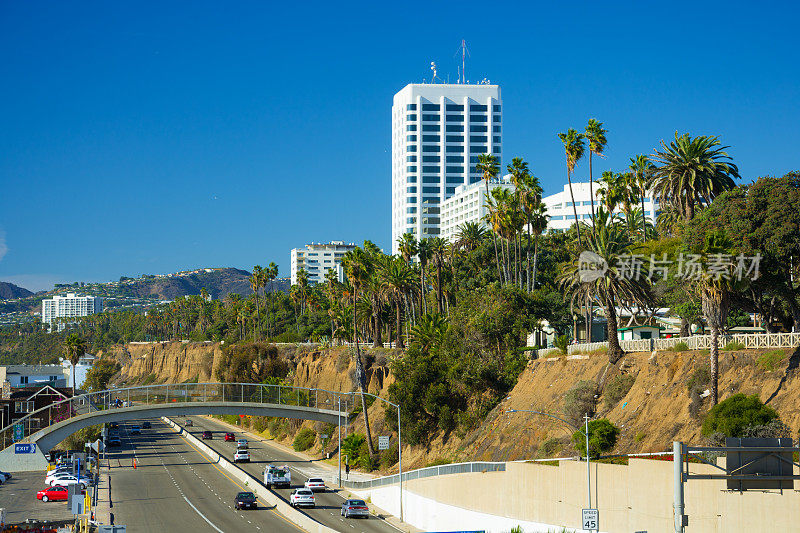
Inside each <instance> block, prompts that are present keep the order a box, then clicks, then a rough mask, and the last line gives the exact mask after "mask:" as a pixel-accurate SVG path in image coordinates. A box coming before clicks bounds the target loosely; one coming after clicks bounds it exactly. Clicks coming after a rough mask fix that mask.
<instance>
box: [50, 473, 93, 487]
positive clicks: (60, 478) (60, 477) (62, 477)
mask: <svg viewBox="0 0 800 533" xmlns="http://www.w3.org/2000/svg"><path fill="white" fill-rule="evenodd" d="M44 482H45V484H46V485H50V486H51V487H52V486H54V485H62V486H67V485H77V484H80V485H82V486H84V487H86V486H88V485H89V484H91V482H92V480H91V478H88V477H86V476H75V475H72V474H56V475H54V476H47V478H45V480H44Z"/></svg>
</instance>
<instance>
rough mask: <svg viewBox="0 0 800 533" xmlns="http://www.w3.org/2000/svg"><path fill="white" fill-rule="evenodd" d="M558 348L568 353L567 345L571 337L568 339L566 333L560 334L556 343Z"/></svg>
mask: <svg viewBox="0 0 800 533" xmlns="http://www.w3.org/2000/svg"><path fill="white" fill-rule="evenodd" d="M554 344H555V345H556V348H558V349H559V350H561V352H562V353H567V345H568V344H569V339H567V336H566V335H559V336H558V337H556V341H555V343H554Z"/></svg>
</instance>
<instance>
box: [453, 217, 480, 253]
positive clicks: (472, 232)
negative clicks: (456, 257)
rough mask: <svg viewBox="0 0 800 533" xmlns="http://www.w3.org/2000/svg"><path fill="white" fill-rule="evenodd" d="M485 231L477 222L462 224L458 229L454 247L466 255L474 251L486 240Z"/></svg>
mask: <svg viewBox="0 0 800 533" xmlns="http://www.w3.org/2000/svg"><path fill="white" fill-rule="evenodd" d="M486 233H487V232H486V229H485V228H484V227H483V226H482V225H481V224H480V223H478V222H464V223H463V224H461V225H460V226H459V227H458V233H457V234H456V245H457V246H458V247H459V248H462V249H463V250H465V251H466V252H467V253H469V252H471V251H473V250H475V249H476V248H477V247H478V246H480V244H481V243H482V242H483V240H484V239H485V238H486Z"/></svg>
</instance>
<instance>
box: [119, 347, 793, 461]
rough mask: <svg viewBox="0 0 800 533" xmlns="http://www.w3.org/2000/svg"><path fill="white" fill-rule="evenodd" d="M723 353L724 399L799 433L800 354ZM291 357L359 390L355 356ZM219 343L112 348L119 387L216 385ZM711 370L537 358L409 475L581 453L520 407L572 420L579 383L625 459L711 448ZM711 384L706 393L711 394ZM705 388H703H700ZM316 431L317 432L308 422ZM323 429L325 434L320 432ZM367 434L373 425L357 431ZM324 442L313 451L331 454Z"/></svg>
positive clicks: (417, 452) (380, 419) (317, 375)
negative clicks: (478, 420) (620, 386)
mask: <svg viewBox="0 0 800 533" xmlns="http://www.w3.org/2000/svg"><path fill="white" fill-rule="evenodd" d="M793 352H794V351H793V350H743V351H730V352H726V351H723V352H721V354H720V398H721V399H724V398H726V397H728V396H730V395H731V394H734V393H737V392H743V393H745V394H758V395H759V397H760V398H761V400H762V401H765V402H766V403H767V404H768V405H770V406H772V407H773V408H775V409H776V410H777V411H778V412H779V413H780V416H781V419H782V420H783V421H784V422H785V423H786V424H787V425H788V426H789V427H790V428H791V430H792V432H793V433H796V432H797V430H798V428H800V410H798V406H800V378H798V372H797V367H798V364H800V349H798V350H797V352H794V353H793ZM279 353H280V355H281V357H285V358H286V359H287V361H289V363H290V368H292V371H291V373H290V375H289V378H288V379H289V380H290V381H291V382H292V383H293V384H294V385H298V386H303V387H317V388H323V389H329V390H337V391H353V390H355V386H354V380H353V374H354V369H355V364H354V362H353V357H352V353H351V349H349V348H345V347H336V348H328V349H318V348H312V347H306V346H293V345H285V346H279ZM221 354H222V352H221V346H220V345H219V343H180V342H174V343H154V344H128V345H125V346H116V347H113V348H112V349H110V350H108V351H107V353H106V354H105V355H106V356H112V357H114V358H116V359H117V360H118V361H119V362H120V363H122V364H123V369H122V371H121V372H120V374H119V375H118V376H117V377H116V379H115V381H116V382H117V383H118V384H140V383H165V382H169V383H176V382H186V381H213V380H214V377H213V375H212V372H213V368H215V367H216V365H217V363H218V360H219V358H220V356H221ZM398 356H399V353H398V352H396V351H393V350H383V349H380V350H366V351H365V360H366V367H367V380H368V384H369V391H370V392H372V393H373V394H377V395H379V396H383V397H386V394H387V387H388V386H389V384H390V383H391V382H392V380H393V376H392V374H391V372H390V370H389V368H390V361H391V359H392V358H393V357H398ZM707 364H708V355H707V354H706V353H702V352H698V351H694V352H668V351H666V352H657V353H654V354H650V353H640V354H628V355H626V356H625V358H624V359H623V360H622V361H620V362H619V363H617V365H615V366H610V365H608V364H607V358H606V357H605V355H602V354H597V355H584V356H577V357H570V358H566V357H557V358H550V359H543V360H535V361H531V362H530V363H529V364H528V366H527V368H526V369H525V371H524V372H523V373H522V375H521V376H520V378H519V382H518V383H517V385H516V387H515V388H514V389H513V391H511V393H510V394H509V395H508V397H507V398H506V399H505V400H504V401H503V402H501V404H500V405H498V406H497V407H496V408H495V409H494V410H493V411H492V412H491V413H490V414H489V416H488V417H487V418H486V419H485V420H484V421H483V423H482V424H481V425H480V426H479V427H477V428H475V429H474V430H472V431H470V432H468V433H467V434H466V435H462V436H458V435H446V436H443V435H439V436H436V438H435V439H434V441H433V442H432V443H431V444H430V445H429V446H419V447H414V448H413V449H412V448H407V449H405V450H404V452H403V454H404V455H403V456H404V464H405V465H406V466H407V467H408V468H412V467H419V466H425V465H427V464H429V463H431V462H447V461H454V462H455V461H465V460H515V459H530V458H534V457H552V456H554V455H567V456H568V455H574V453H575V452H574V450H573V449H572V447H571V444H570V435H571V433H572V430H571V429H570V428H569V427H568V426H566V425H564V424H561V423H560V422H555V421H553V420H551V419H548V418H547V417H544V416H541V415H534V414H529V413H523V412H517V413H506V411H507V410H510V409H529V410H539V411H544V412H548V413H553V414H556V415H559V416H563V413H564V409H565V399H564V396H565V393H566V392H567V391H568V390H569V389H570V388H571V387H573V386H574V385H575V383H577V382H578V381H581V380H586V381H591V382H595V383H600V382H601V381H602V383H603V384H604V387H603V388H602V389H601V390H600V391H598V397H597V414H598V415H599V416H605V417H608V418H609V419H610V420H611V421H612V422H614V423H615V424H616V425H617V426H619V427H620V428H621V434H620V437H619V441H618V445H617V448H616V450H615V452H617V453H626V452H643V451H644V452H647V451H664V450H667V449H668V448H669V447H670V446H671V442H672V441H673V440H683V441H686V442H691V443H694V444H700V443H703V442H704V441H703V437H702V435H701V433H700V426H701V423H702V417H703V415H704V413H705V412H706V411H707V409H708V408H709V406H710V405H709V400H708V398H707V397H706V398H705V399H704V398H703V394H700V395H699V396H698V395H697V394H696V393H695V399H694V400H692V398H691V394H690V390H691V387H692V380H695V381H696V380H697V375H698V372H700V373H702V371H703V368H704V367H706V366H707ZM621 375H627V376H629V378H627V379H628V383H629V384H630V382H631V381H632V385H631V386H630V389H629V390H627V392H624V391H623V392H622V396H621V397H619V393H618V394H617V397H619V399H615V401H613V402H607V399H608V398H609V396H610V395H611V393H610V392H609V391H610V388H609V384H610V383H612V382H613V381H615V379H617V378H618V376H621ZM702 388H703V387H700V389H701V390H702ZM695 389H696V386H695ZM369 412H370V425H371V427H372V429H373V438H376V437H375V435H379V434H382V432H385V431H386V430H384V410H383V407H381V406H380V405H379V402H376V403H375V404H373V405H372V406H371V407H370V408H369ZM305 426H307V427H315V426H314V425H313V424H312V423H306V424H305ZM300 427H301V426H300V424H299V423H296V424H292V425H291V430H290V431H289V432H288V433H285V434H284V433H282V434H281V435H280V438H281V440H283V441H285V442H287V443H289V442H291V440H292V438H293V436H294V434H295V432H296V431H297V430H299V428H300ZM316 429H320V428H316ZM352 430H353V431H362V432H363V419H362V417H358V418H356V419H355V420H354V422H353V424H352ZM321 451H322V448H321V447H320V445H319V444H317V445H316V446H315V447H314V448H313V449H312V450H310V453H321Z"/></svg>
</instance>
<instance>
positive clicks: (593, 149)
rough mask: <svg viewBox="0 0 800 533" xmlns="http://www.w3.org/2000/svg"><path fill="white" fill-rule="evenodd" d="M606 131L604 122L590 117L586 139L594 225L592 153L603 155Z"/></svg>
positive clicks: (590, 199)
mask: <svg viewBox="0 0 800 533" xmlns="http://www.w3.org/2000/svg"><path fill="white" fill-rule="evenodd" d="M606 133H608V130H606V129H603V123H602V122H598V121H597V120H595V119H593V118H590V119H589V123H588V124H586V140H587V141H588V143H589V201H590V202H591V203H592V227H594V225H595V224H594V191H593V190H592V185H593V181H594V176H593V175H592V154H597V155H598V156H600V157H602V156H603V150H605V148H606V144H607V143H608V141H606Z"/></svg>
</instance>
